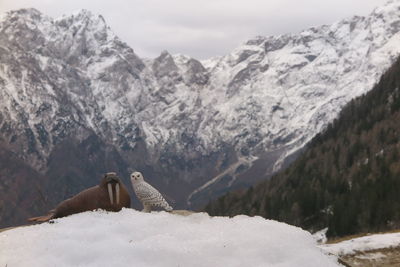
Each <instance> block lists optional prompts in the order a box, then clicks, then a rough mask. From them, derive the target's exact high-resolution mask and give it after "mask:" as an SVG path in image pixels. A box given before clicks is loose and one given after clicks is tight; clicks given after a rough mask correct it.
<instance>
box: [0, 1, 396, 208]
mask: <svg viewBox="0 0 400 267" xmlns="http://www.w3.org/2000/svg"><path fill="white" fill-rule="evenodd" d="M399 14H400V1H399V0H394V1H390V2H388V3H387V4H386V5H385V6H383V7H381V8H377V9H375V10H374V11H373V12H372V13H371V14H370V15H369V16H366V17H353V18H349V19H345V20H343V21H340V22H337V23H335V24H333V25H331V26H321V27H314V28H311V29H308V30H305V31H303V32H301V33H298V34H288V35H281V36H271V37H256V38H254V39H251V40H249V41H247V42H246V43H245V44H243V45H242V46H239V47H238V48H237V49H235V50H234V51H233V52H232V53H230V54H228V55H226V56H223V57H218V58H214V59H209V60H207V61H204V62H203V64H202V63H201V62H200V61H198V60H195V59H192V58H190V57H187V56H183V55H170V54H169V53H168V52H163V53H162V54H161V55H160V56H159V57H157V58H155V59H140V58H139V57H138V56H137V55H136V54H135V53H134V51H133V50H132V49H131V48H130V47H128V46H127V45H126V44H125V43H123V42H122V41H121V40H120V39H119V38H118V37H117V36H115V35H114V34H113V33H112V31H111V30H110V29H109V28H108V26H107V25H106V23H105V22H104V19H103V18H102V17H101V16H96V15H93V14H92V13H90V12H89V11H85V10H83V11H80V12H77V13H75V14H72V15H70V16H64V17H62V18H59V19H52V18H49V17H47V16H45V15H43V14H41V13H40V12H38V11H37V10H34V9H22V10H18V11H13V12H10V13H8V14H6V16H4V17H3V18H2V19H1V21H0V94H1V98H2V102H1V103H0V142H1V143H2V144H3V145H6V146H7V147H9V148H10V149H11V150H12V151H14V152H15V153H16V154H17V155H18V156H19V157H20V158H21V159H23V160H24V161H25V162H27V163H28V164H29V165H30V166H32V167H33V168H34V169H36V170H38V171H40V172H41V173H42V174H43V175H45V176H47V177H48V179H49V180H50V181H52V182H54V184H53V186H52V188H51V189H50V188H49V189H48V190H50V191H51V192H53V191H52V190H55V189H57V190H59V189H60V187H61V188H65V186H67V185H68V186H69V187H71V186H72V185H71V179H74V181H76V183H77V184H78V185H79V189H82V188H83V187H84V184H82V182H78V181H80V180H84V179H89V178H88V177H91V178H90V179H91V181H90V183H93V182H94V181H96V180H94V179H97V178H98V176H97V175H100V173H101V172H104V171H109V169H110V168H112V169H113V170H116V171H118V172H120V173H121V175H124V176H126V175H127V174H128V173H129V170H130V169H137V170H141V171H143V172H144V173H145V174H146V177H147V176H149V177H150V179H151V182H152V183H153V184H155V185H156V186H157V187H159V188H160V189H161V190H162V191H164V192H166V193H167V194H168V195H170V196H171V197H172V198H175V200H176V202H177V204H178V206H185V205H187V204H191V205H193V206H194V207H198V206H200V205H202V204H204V203H206V202H207V201H208V200H209V199H210V198H213V197H216V196H218V195H220V194H222V193H224V192H226V191H227V190H229V188H237V187H239V186H243V185H250V184H252V183H254V182H255V181H257V180H259V179H262V178H265V177H266V176H268V175H269V174H271V173H272V172H274V171H276V170H278V169H279V168H280V166H281V165H282V164H283V163H284V162H285V159H287V157H288V156H289V155H291V154H292V153H294V152H296V151H298V149H299V148H301V147H302V146H303V145H304V144H305V143H306V142H307V141H308V140H309V139H310V138H311V137H312V136H313V135H315V134H316V133H317V132H319V131H320V130H321V129H323V127H324V126H325V125H326V124H327V123H328V122H329V121H330V120H332V119H333V118H334V117H335V116H336V114H337V112H338V111H339V110H340V107H341V106H343V105H344V104H345V103H346V102H347V101H349V100H350V99H351V98H353V97H354V96H357V95H359V94H362V93H364V92H366V91H367V90H369V89H371V88H372V85H373V84H374V83H375V82H376V81H377V79H378V77H379V76H380V75H381V74H382V73H383V71H384V70H385V69H386V68H387V67H388V66H390V64H391V63H392V62H393V60H394V59H395V57H396V56H397V55H398V54H399V52H400V46H399V44H400V34H399V31H400V20H399ZM70 148H74V149H75V150H74V152H73V153H70V154H71V155H66V156H65V157H67V159H68V160H66V159H65V158H63V154H62V152H64V154H65V151H66V150H68V149H70ZM101 153H102V154H101ZM55 155H58V156H57V157H56V156H55ZM76 155H79V156H78V158H81V159H85V160H87V161H88V162H89V163H88V164H90V166H89V167H85V166H82V163H81V162H77V161H76V158H77V156H76ZM60 158H61V160H60ZM110 161H112V162H111V163H109V162H110ZM65 162H68V164H67V163H65ZM60 165H65V166H64V167H63V168H62V169H63V172H61V171H59V172H58V173H55V172H54V171H53V172H52V171H51V170H54V169H55V168H56V167H55V166H60ZM100 166H101V168H102V169H101V170H100V169H99V168H100ZM82 170H84V171H85V174H84V175H83V174H82V173H81V172H82ZM65 172H69V174H68V175H66V176H65V177H64V176H63V175H64V173H65ZM222 174H223V175H222ZM71 177H72V178H71ZM85 185H89V182H86V184H85ZM90 185H93V184H90ZM72 187H73V186H72ZM5 188H6V186H5V185H2V186H1V185H0V190H3V191H4V190H5ZM77 189H78V187H76V190H72V191H75V192H77V191H79V190H77ZM66 194H67V193H64V195H62V194H61V195H60V194H55V195H58V197H59V199H58V200H61V199H62V197H63V196H64V197H68V195H66ZM50 202H52V203H48V205H49V206H52V205H54V204H56V203H57V201H56V200H54V199H52V200H51V201H50ZM0 210H1V209H0Z"/></svg>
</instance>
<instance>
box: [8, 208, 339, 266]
mask: <svg viewBox="0 0 400 267" xmlns="http://www.w3.org/2000/svg"><path fill="white" fill-rule="evenodd" d="M0 266H12V267H15V266H41V267H42V266H58V267H59V266H152V267H154V266H174V267H177V266H279V267H301V266H304V267H314V266H315V267H321V266H324V267H329V266H339V265H338V264H337V263H335V259H334V258H332V257H328V256H326V255H324V254H323V253H322V251H321V250H320V249H319V248H317V247H316V244H315V241H314V240H313V238H312V237H311V234H309V233H308V232H305V231H303V230H301V229H300V228H297V227H293V226H290V225H287V224H284V223H279V222H276V221H271V220H265V219H263V218H261V217H247V216H236V217H234V218H228V217H210V216H208V215H207V214H205V213H195V214H192V215H189V216H181V215H176V214H170V213H166V212H153V213H141V212H138V211H135V210H132V209H123V210H122V211H121V212H118V213H107V212H104V211H95V212H85V213H81V214H76V215H72V216H69V217H66V218H62V219H58V220H55V223H54V224H48V223H45V224H41V225H34V226H29V227H21V228H16V229H13V230H9V231H5V232H2V233H0Z"/></svg>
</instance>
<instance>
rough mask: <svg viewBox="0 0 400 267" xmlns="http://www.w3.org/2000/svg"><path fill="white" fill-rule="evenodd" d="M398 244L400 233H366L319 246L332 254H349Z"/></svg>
mask: <svg viewBox="0 0 400 267" xmlns="http://www.w3.org/2000/svg"><path fill="white" fill-rule="evenodd" d="M399 246H400V233H392V234H376V235H368V236H363V237H359V238H354V239H351V240H346V241H342V242H339V243H336V244H325V245H321V246H320V247H321V248H322V249H323V250H324V251H326V252H327V253H331V254H333V255H337V256H341V255H350V254H356V253H357V252H360V251H369V250H376V249H381V248H392V247H399Z"/></svg>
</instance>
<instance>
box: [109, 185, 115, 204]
mask: <svg viewBox="0 0 400 267" xmlns="http://www.w3.org/2000/svg"><path fill="white" fill-rule="evenodd" d="M107 188H108V196H109V197H110V202H111V205H113V204H114V200H113V198H114V196H113V191H112V185H111V184H107Z"/></svg>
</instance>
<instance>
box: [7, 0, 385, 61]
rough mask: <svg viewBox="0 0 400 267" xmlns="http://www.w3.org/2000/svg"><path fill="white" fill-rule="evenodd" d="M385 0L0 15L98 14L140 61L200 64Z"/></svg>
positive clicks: (106, 4)
mask: <svg viewBox="0 0 400 267" xmlns="http://www.w3.org/2000/svg"><path fill="white" fill-rule="evenodd" d="M385 2H386V0H196V1H194V0H0V13H4V12H6V11H8V10H12V9H18V8H24V7H34V8H36V9H38V10H40V11H41V12H43V13H45V14H46V15H49V16H52V17H54V18H56V17H59V16H61V15H63V14H70V13H72V12H74V11H76V10H79V9H83V8H84V9H88V10H91V11H92V12H94V13H96V14H101V15H103V17H104V18H105V19H106V22H107V23H108V25H109V26H110V27H111V29H112V30H113V31H114V32H115V33H116V34H117V35H118V36H119V37H120V38H121V39H122V40H123V41H125V42H127V43H128V44H129V45H130V46H131V47H132V48H133V49H134V50H135V52H136V53H137V54H138V55H139V56H140V57H155V56H157V55H159V54H160V52H161V51H163V50H168V51H169V52H171V53H183V54H187V55H190V56H192V57H195V58H198V59H205V58H209V57H212V56H216V55H224V54H227V53H229V51H230V50H232V49H233V48H235V47H237V46H238V45H240V44H241V43H242V42H244V41H245V40H247V39H249V38H252V37H254V36H256V35H275V34H282V33H288V32H298V31H300V30H302V29H305V28H308V27H310V26H317V25H321V24H330V23H332V22H335V21H338V20H340V19H342V18H346V17H349V16H352V15H367V14H368V13H370V12H371V11H372V10H373V8H374V7H376V6H379V5H383V4H385Z"/></svg>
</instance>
